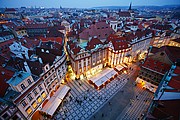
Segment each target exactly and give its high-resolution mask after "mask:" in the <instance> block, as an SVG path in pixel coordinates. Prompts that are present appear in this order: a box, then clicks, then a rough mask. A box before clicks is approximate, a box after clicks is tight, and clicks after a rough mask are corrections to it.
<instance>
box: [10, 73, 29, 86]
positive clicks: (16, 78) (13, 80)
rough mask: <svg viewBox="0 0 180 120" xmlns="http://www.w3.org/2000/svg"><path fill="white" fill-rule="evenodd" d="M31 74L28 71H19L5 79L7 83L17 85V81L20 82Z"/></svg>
mask: <svg viewBox="0 0 180 120" xmlns="http://www.w3.org/2000/svg"><path fill="white" fill-rule="evenodd" d="M30 75H31V74H30V73H28V72H24V71H20V72H16V73H15V74H14V75H13V77H12V78H11V79H9V80H8V81H7V83H8V84H10V85H13V86H17V85H18V84H19V83H21V82H22V81H23V80H24V79H26V78H27V77H29V76H30Z"/></svg>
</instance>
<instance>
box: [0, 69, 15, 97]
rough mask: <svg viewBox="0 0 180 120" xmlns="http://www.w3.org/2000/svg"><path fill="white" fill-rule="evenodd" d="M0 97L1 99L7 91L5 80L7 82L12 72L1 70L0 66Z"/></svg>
mask: <svg viewBox="0 0 180 120" xmlns="http://www.w3.org/2000/svg"><path fill="white" fill-rule="evenodd" d="M0 71H1V73H0V86H1V87H0V97H3V96H4V95H5V93H6V90H7V89H8V87H9V85H8V84H7V83H6V81H7V80H9V79H10V78H11V77H12V76H13V74H14V72H13V71H11V70H7V69H6V68H3V67H1V66H0Z"/></svg>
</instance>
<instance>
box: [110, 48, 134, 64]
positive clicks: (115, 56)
mask: <svg viewBox="0 0 180 120" xmlns="http://www.w3.org/2000/svg"><path fill="white" fill-rule="evenodd" d="M130 53H131V48H127V49H123V50H119V51H114V50H113V49H111V48H109V49H108V57H107V60H108V61H107V62H108V65H109V66H110V67H114V66H116V65H119V64H122V63H128V62H130V61H131V60H130V59H131V58H130V57H127V56H128V55H129V54H130Z"/></svg>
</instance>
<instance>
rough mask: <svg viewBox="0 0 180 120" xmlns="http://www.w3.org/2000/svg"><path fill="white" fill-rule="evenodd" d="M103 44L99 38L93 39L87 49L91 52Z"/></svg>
mask: <svg viewBox="0 0 180 120" xmlns="http://www.w3.org/2000/svg"><path fill="white" fill-rule="evenodd" d="M99 44H103V43H102V42H101V41H100V40H99V39H98V38H92V39H91V40H90V41H88V43H87V46H86V49H87V50H91V49H94V48H95V47H96V45H99Z"/></svg>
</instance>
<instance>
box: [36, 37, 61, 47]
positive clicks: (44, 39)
mask: <svg viewBox="0 0 180 120" xmlns="http://www.w3.org/2000/svg"><path fill="white" fill-rule="evenodd" d="M39 39H40V40H42V41H43V42H48V41H55V42H58V43H59V44H61V45H62V43H63V39H62V38H61V37H46V38H44V37H39Z"/></svg>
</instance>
